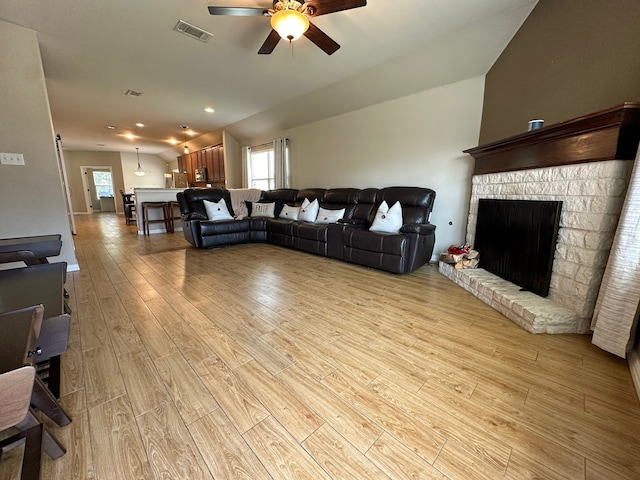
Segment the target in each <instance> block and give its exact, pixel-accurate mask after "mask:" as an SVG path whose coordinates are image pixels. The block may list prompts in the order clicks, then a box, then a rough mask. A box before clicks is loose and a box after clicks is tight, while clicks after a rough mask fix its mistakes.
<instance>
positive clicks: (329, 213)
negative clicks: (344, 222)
mask: <svg viewBox="0 0 640 480" xmlns="http://www.w3.org/2000/svg"><path fill="white" fill-rule="evenodd" d="M344 211H345V209H344V208H341V209H340V210H329V209H326V208H322V207H320V209H319V210H318V218H316V223H336V222H337V221H338V220H340V219H341V218H342V217H344Z"/></svg>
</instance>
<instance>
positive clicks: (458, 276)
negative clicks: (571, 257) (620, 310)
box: [439, 262, 589, 333]
mask: <svg viewBox="0 0 640 480" xmlns="http://www.w3.org/2000/svg"><path fill="white" fill-rule="evenodd" d="M439 270H440V273H442V274H443V275H444V276H446V277H447V278H449V280H451V281H453V282H454V283H456V284H458V285H459V286H461V287H462V288H464V289H465V290H466V291H468V292H470V293H472V294H473V295H475V296H476V297H478V298H479V299H480V300H482V301H483V302H484V303H486V304H487V305H489V306H490V307H492V308H494V309H495V310H497V311H499V312H500V313H501V314H503V315H504V316H505V317H507V318H509V319H510V320H513V322H514V323H516V324H517V325H520V326H521V327H522V328H524V329H525V330H527V331H528V332H531V333H585V332H586V331H588V329H589V324H588V323H586V324H584V323H583V322H582V321H581V319H580V318H579V317H578V315H577V314H576V313H575V312H573V311H571V310H570V309H568V308H566V307H563V306H561V305H559V304H558V303H556V302H553V301H551V300H549V299H548V298H542V297H540V296H538V295H536V294H535V293H531V292H522V291H520V287H518V286H517V285H514V284H513V283H510V282H507V281H506V280H503V279H502V278H500V277H498V276H496V275H493V274H492V273H489V272H487V271H486V270H483V269H482V268H476V269H467V270H457V269H455V268H454V267H453V265H449V264H447V263H443V262H440V265H439Z"/></svg>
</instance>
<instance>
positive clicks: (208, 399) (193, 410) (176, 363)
mask: <svg viewBox="0 0 640 480" xmlns="http://www.w3.org/2000/svg"><path fill="white" fill-rule="evenodd" d="M155 366H156V368H157V370H158V373H159V374H160V377H161V378H162V381H163V382H164V385H165V386H166V388H167V391H168V392H169V395H171V399H172V400H173V403H174V405H175V407H176V409H177V410H178V412H179V413H180V416H181V417H182V420H183V421H184V422H185V423H186V424H187V425H189V424H190V423H192V422H195V421H196V420H198V419H199V418H202V417H204V416H205V415H207V414H208V413H209V412H212V411H213V410H215V409H217V408H218V407H219V405H218V402H216V401H215V399H214V398H213V396H212V395H211V393H209V391H208V390H207V389H206V387H205V386H204V384H203V383H202V380H201V379H200V377H199V376H198V375H197V374H196V373H195V371H194V370H193V369H192V368H191V366H190V365H189V363H188V362H187V361H186V360H185V359H184V357H183V356H182V355H181V354H180V353H173V354H171V355H165V356H164V357H161V358H158V359H156V361H155Z"/></svg>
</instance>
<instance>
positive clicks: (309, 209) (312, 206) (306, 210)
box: [298, 198, 320, 223]
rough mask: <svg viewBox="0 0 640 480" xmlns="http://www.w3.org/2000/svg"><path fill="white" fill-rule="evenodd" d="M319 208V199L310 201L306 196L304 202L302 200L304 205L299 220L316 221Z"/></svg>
mask: <svg viewBox="0 0 640 480" xmlns="http://www.w3.org/2000/svg"><path fill="white" fill-rule="evenodd" d="M305 202H306V205H305ZM319 209H320V205H319V204H318V199H316V200H314V201H313V202H311V203H309V200H308V199H306V198H305V199H304V202H302V206H301V207H300V216H299V217H298V220H301V221H303V222H312V223H313V222H315V221H316V217H317V216H318V210H319Z"/></svg>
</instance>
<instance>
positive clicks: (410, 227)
mask: <svg viewBox="0 0 640 480" xmlns="http://www.w3.org/2000/svg"><path fill="white" fill-rule="evenodd" d="M435 231H436V226H435V225H432V224H430V223H407V224H405V225H403V226H402V227H401V228H400V233H417V234H418V235H429V234H431V233H433V232H435Z"/></svg>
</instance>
